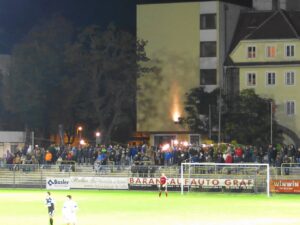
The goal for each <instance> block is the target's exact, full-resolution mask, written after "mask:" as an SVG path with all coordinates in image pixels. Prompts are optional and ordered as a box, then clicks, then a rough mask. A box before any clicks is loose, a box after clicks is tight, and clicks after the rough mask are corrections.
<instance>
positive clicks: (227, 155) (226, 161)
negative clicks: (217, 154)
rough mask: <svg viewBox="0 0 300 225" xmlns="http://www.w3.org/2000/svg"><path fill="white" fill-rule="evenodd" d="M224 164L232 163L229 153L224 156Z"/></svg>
mask: <svg viewBox="0 0 300 225" xmlns="http://www.w3.org/2000/svg"><path fill="white" fill-rule="evenodd" d="M225 163H233V157H232V155H231V153H230V151H228V152H227V154H226V158H225Z"/></svg>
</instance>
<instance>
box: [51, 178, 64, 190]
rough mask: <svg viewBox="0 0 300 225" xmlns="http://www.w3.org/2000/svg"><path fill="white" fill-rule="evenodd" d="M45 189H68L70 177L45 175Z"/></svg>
mask: <svg viewBox="0 0 300 225" xmlns="http://www.w3.org/2000/svg"><path fill="white" fill-rule="evenodd" d="M46 189H47V190H69V189H70V178H63V177H47V178H46Z"/></svg>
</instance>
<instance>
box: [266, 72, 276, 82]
mask: <svg viewBox="0 0 300 225" xmlns="http://www.w3.org/2000/svg"><path fill="white" fill-rule="evenodd" d="M275 79H276V74H275V73H274V72H268V73H267V85H275Z"/></svg>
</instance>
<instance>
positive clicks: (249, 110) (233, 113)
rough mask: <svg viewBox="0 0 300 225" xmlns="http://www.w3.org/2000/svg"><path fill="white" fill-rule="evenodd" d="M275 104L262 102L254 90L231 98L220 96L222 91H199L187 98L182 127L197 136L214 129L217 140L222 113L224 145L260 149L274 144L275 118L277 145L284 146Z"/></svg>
mask: <svg viewBox="0 0 300 225" xmlns="http://www.w3.org/2000/svg"><path fill="white" fill-rule="evenodd" d="M220 99H221V100H220ZM220 101H221V105H220ZM271 101H272V99H265V98H261V97H260V96H258V95H257V94H255V92H254V90H253V89H246V90H243V91H241V92H240V94H239V95H236V96H233V97H232V96H231V97H230V98H229V97H228V96H224V95H220V91H219V89H216V90H214V91H213V92H210V93H208V92H205V90H204V88H202V87H200V88H195V89H192V90H191V91H190V92H189V93H188V94H187V98H186V102H185V105H186V106H185V111H186V112H187V116H186V117H184V118H181V123H184V124H187V125H188V126H189V127H190V129H191V130H192V131H193V132H195V133H200V134H204V135H206V136H208V134H209V130H210V129H211V130H212V132H214V133H215V136H216V135H218V129H219V112H220V111H219V110H221V112H220V113H221V114H220V115H221V140H222V141H225V142H231V141H233V140H234V141H237V142H238V143H241V144H251V145H257V146H259V145H268V144H270V141H271V114H272V133H273V134H272V135H273V136H272V137H273V142H274V143H281V142H282V132H281V130H280V129H279V127H278V124H277V121H276V120H275V116H274V111H273V110H271V107H270V105H271ZM209 106H210V107H209ZM209 108H210V110H209ZM209 111H210V112H209ZM209 120H210V122H209Z"/></svg>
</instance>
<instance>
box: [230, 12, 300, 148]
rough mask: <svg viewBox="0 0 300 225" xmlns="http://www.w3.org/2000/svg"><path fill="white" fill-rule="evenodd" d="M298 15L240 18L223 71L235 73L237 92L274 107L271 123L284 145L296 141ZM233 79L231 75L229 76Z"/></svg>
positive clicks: (299, 125)
mask: <svg viewBox="0 0 300 225" xmlns="http://www.w3.org/2000/svg"><path fill="white" fill-rule="evenodd" d="M299 49H300V12H297V11H285V10H276V11H249V12H244V13H242V14H241V16H240V18H239V24H238V26H237V29H236V32H235V38H234V39H233V42H232V46H231V51H230V55H229V56H230V58H229V60H228V61H227V63H226V67H227V68H229V69H230V68H234V69H237V71H238V72H237V74H238V79H239V82H238V83H239V90H243V89H248V88H252V89H254V90H255V92H256V93H257V94H259V95H260V96H262V97H264V98H271V99H273V100H274V102H275V104H276V113H275V119H276V120H277V122H278V123H279V125H281V126H282V128H283V131H284V133H285V134H286V135H285V140H286V141H287V143H292V142H294V144H296V145H298V146H299V144H300V143H299V137H300V113H299V112H300V111H299V110H300V95H299V85H300V80H299V75H300V51H299ZM231 76H234V74H231Z"/></svg>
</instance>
